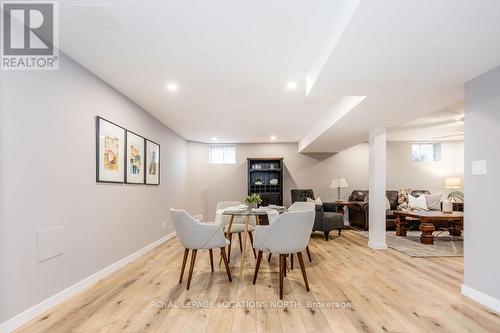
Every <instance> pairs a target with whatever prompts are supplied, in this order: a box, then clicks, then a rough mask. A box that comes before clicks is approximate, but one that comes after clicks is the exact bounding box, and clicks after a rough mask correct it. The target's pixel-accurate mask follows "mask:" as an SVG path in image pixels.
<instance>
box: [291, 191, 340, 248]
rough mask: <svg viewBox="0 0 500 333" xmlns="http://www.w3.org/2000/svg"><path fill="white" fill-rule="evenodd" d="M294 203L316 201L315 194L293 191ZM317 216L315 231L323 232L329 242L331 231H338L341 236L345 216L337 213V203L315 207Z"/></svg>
mask: <svg viewBox="0 0 500 333" xmlns="http://www.w3.org/2000/svg"><path fill="white" fill-rule="evenodd" d="M290 194H291V196H292V203H295V202H306V201H307V198H311V199H313V200H314V199H315V197H314V192H313V190H311V189H293V190H291V191H290ZM315 210H316V215H315V218H314V225H313V231H322V232H323V234H324V235H325V240H328V238H329V234H330V231H332V230H335V229H337V230H338V231H339V236H340V233H341V230H342V228H343V227H344V216H343V215H342V214H339V213H337V205H336V204H335V203H329V202H328V203H327V202H325V203H323V204H322V205H315Z"/></svg>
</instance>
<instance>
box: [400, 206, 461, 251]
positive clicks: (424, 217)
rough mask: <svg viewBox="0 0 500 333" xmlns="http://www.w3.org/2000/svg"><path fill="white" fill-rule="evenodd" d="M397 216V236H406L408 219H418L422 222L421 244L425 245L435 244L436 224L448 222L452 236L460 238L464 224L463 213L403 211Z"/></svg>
mask: <svg viewBox="0 0 500 333" xmlns="http://www.w3.org/2000/svg"><path fill="white" fill-rule="evenodd" d="M394 214H395V215H396V235H397V236H406V223H407V218H412V219H418V220H419V221H420V231H422V234H421V236H420V242H422V243H423V244H428V245H432V244H434V235H433V232H434V231H435V230H436V228H435V226H434V224H438V223H440V222H441V223H442V222H447V223H449V224H451V227H450V228H448V231H449V233H450V235H452V236H460V235H461V234H462V230H461V228H462V227H463V223H464V214H463V213H462V212H452V213H449V214H447V213H443V212H439V211H401V210H398V211H396V212H394Z"/></svg>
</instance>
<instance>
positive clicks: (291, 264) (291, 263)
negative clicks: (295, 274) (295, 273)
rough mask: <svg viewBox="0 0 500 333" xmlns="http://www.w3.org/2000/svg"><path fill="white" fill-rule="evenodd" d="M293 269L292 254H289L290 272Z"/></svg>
mask: <svg viewBox="0 0 500 333" xmlns="http://www.w3.org/2000/svg"><path fill="white" fill-rule="evenodd" d="M292 269H293V253H292V254H290V270H292Z"/></svg>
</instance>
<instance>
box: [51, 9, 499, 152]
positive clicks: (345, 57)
mask: <svg viewBox="0 0 500 333" xmlns="http://www.w3.org/2000/svg"><path fill="white" fill-rule="evenodd" d="M75 4H78V6H74V5H75ZM82 4H84V5H85V4H91V5H93V6H91V7H82V6H81V5H82ZM356 5H357V6H356ZM60 11H61V13H60V16H61V22H60V46H61V49H62V50H63V51H65V52H66V53H67V54H68V55H70V56H71V57H72V58H74V59H75V60H77V61H78V62H79V63H81V64H82V65H83V66H85V67H86V68H88V69H89V70H90V71H92V72H93V73H94V74H96V75H97V76H99V77H100V78H102V79H103V80H105V81H106V82H108V83H109V84H110V85H112V86H113V87H115V88H116V89H118V90H119V91H121V92H122V93H123V94H125V95H126V96H128V97H129V98H130V99H132V100H133V101H135V102H136V103H137V104H139V105H141V106H142V107H143V108H145V109H146V110H147V111H149V112H150V113H152V114H153V115H154V116H156V117H157V118H158V119H160V120H161V121H162V122H164V123H165V124H166V125H168V126H170V127H171V128H172V129H173V130H175V131H176V132H178V133H179V134H180V135H182V136H183V137H185V138H186V139H188V140H195V141H202V142H210V141H211V138H212V137H214V136H216V137H217V138H218V141H219V142H267V141H269V137H270V136H271V135H275V136H277V141H282V142H285V141H287V142H297V141H300V140H301V139H302V138H306V137H308V138H310V139H311V138H312V139H311V140H309V141H310V142H307V144H303V147H302V148H303V151H304V152H316V151H317V152H319V151H321V152H335V151H339V150H342V149H344V148H346V147H349V146H351V145H353V144H357V143H359V142H361V141H363V140H366V138H367V137H368V135H367V133H368V130H369V129H370V128H372V127H375V126H383V127H395V126H399V125H401V124H403V123H405V122H407V121H409V120H411V119H415V118H418V117H420V116H423V115H425V114H429V113H431V112H434V111H436V110H439V109H442V108H444V107H445V106H447V105H451V104H452V103H455V102H456V101H459V100H462V99H463V83H464V82H466V81H467V80H469V79H471V78H473V77H475V76H477V75H479V74H481V73H483V72H485V71H487V70H488V69H490V68H492V67H494V66H496V65H499V64H500V43H499V42H498V41H499V40H500V1H496V0H475V1H470V0H406V1H400V0H384V1H380V0H361V1H359V4H358V1H357V0H336V1H331V0H315V1H314V2H311V1H306V0H302V1H299V0H296V1H290V0H273V1H263V0H254V1H243V0H238V1H236V0H219V1H166V0H163V1H160V0H155V1H132V0H120V1H84V0H79V1H75V2H72V1H64V2H63V1H61V3H60ZM306 77H307V81H308V87H307V91H308V94H307V96H306ZM292 80H293V81H297V83H298V88H297V90H295V91H287V90H286V88H285V87H286V84H287V83H288V82H289V81H292ZM167 82H175V83H177V84H178V86H179V89H178V91H177V92H174V93H172V92H169V91H166V90H165V85H166V83H167ZM349 96H366V98H365V99H364V100H363V101H362V102H360V103H359V104H357V105H356V106H355V107H354V108H352V109H351V110H350V111H348V112H344V111H341V110H340V111H335V110H339V109H340V107H339V105H342V101H344V100H345V98H347V97H349ZM332 110H333V111H332ZM332 112H339V113H338V114H339V115H340V116H328V115H329V114H330V115H331V114H332ZM324 119H329V121H331V123H328V126H319V127H320V128H323V130H321V131H319V132H318V131H317V129H318V122H319V123H321V122H324ZM315 131H316V132H315ZM304 142H305V141H304ZM304 142H303V143H304Z"/></svg>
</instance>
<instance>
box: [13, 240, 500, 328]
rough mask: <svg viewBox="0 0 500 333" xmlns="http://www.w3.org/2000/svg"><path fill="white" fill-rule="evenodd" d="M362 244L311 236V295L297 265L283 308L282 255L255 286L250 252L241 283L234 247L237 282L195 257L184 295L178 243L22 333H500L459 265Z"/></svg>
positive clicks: (498, 322)
mask: <svg viewBox="0 0 500 333" xmlns="http://www.w3.org/2000/svg"><path fill="white" fill-rule="evenodd" d="M236 244H237V242H235V245H236ZM366 244H367V240H366V239H365V238H363V237H361V236H359V235H357V234H355V233H353V232H349V231H347V232H344V233H342V236H341V237H335V238H334V239H333V240H330V241H328V242H326V241H324V240H323V239H322V236H321V235H314V236H313V237H312V238H311V243H310V249H311V253H312V257H313V262H312V263H309V262H308V261H306V269H307V274H308V277H309V283H310V286H311V292H309V293H308V292H306V290H305V288H304V284H303V280H302V276H301V274H300V269H299V268H298V267H294V270H291V271H289V272H288V277H287V278H285V285H284V288H285V297H284V298H285V300H286V301H288V302H285V303H284V304H281V303H279V302H277V300H278V263H277V261H278V256H274V257H273V259H272V260H271V262H270V263H268V262H267V256H265V257H264V258H263V260H262V265H261V271H260V274H259V278H258V280H257V284H256V285H252V275H253V269H254V267H255V260H254V259H253V255H252V254H251V252H250V251H249V252H248V255H247V257H248V258H249V259H248V262H247V265H246V268H245V276H244V279H243V281H242V282H240V281H239V278H238V277H239V274H238V270H237V269H236V268H237V267H238V264H239V261H238V260H237V259H238V258H239V256H240V253H239V249H237V245H236V247H235V248H234V249H233V251H232V254H231V255H232V258H231V267H232V272H233V282H232V283H229V282H228V280H227V276H226V274H225V272H224V269H223V267H216V270H215V272H214V273H211V272H210V266H209V257H208V251H206V252H199V253H198V256H197V263H196V270H195V275H194V277H193V282H192V286H191V290H189V291H186V290H185V287H186V285H185V281H186V277H187V276H185V279H184V283H183V284H181V285H179V284H178V277H179V267H180V264H181V261H182V254H183V248H181V246H180V245H179V243H178V241H177V239H172V240H170V241H168V242H167V243H165V244H163V245H162V246H160V247H158V248H156V249H154V250H153V251H151V252H150V253H148V254H146V255H145V256H143V257H141V258H139V259H137V260H136V261H135V262H133V263H131V264H129V265H127V266H125V267H123V268H122V269H120V270H119V271H117V272H116V273H114V274H113V275H112V276H110V277H108V278H106V279H103V280H101V281H100V282H98V283H97V284H96V285H94V286H92V287H90V288H88V289H87V290H85V291H84V292H82V293H80V294H78V295H76V296H75V297H73V298H71V299H70V300H68V301H67V302H65V303H63V304H61V305H59V306H57V307H56V308H54V309H52V310H51V311H49V312H47V313H45V314H43V315H42V316H40V317H39V318H36V319H34V320H33V321H31V322H30V323H28V324H27V325H25V326H24V327H22V328H21V329H19V330H18V332H119V331H120V332H122V331H126V332H146V331H151V332H217V333H220V332H454V333H457V332H474V333H478V332H500V316H499V314H497V313H494V312H492V311H490V310H488V309H486V308H484V307H482V306H481V305H479V304H477V303H475V302H473V301H471V300H468V299H466V298H465V297H463V296H461V295H460V284H461V283H462V279H463V260H462V258H431V259H421V258H419V259H416V258H410V257H407V256H406V255H403V254H401V253H399V252H396V251H394V250H391V249H389V250H383V251H382V250H379V251H374V250H371V249H369V248H367V246H366ZM215 253H217V255H216V256H215V259H216V260H214V261H215V262H216V263H217V262H218V257H219V251H216V252H214V255H215ZM296 264H297V263H296ZM198 301H199V302H198ZM201 301H205V303H202V302H201ZM208 301H212V302H213V303H212V304H209V303H208ZM231 301H233V303H231ZM234 301H239V302H234ZM252 301H253V302H252ZM308 301H309V303H308ZM189 302H190V303H189ZM299 302H300V305H302V306H299ZM321 302H322V303H321ZM183 303H184V304H190V307H187V306H182V304H183ZM321 304H322V305H323V306H320V305H321ZM204 305H212V306H204ZM281 305H284V306H281ZM308 305H309V307H308ZM311 305H314V307H311ZM332 307H333V308H332ZM336 307H338V308H336Z"/></svg>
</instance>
